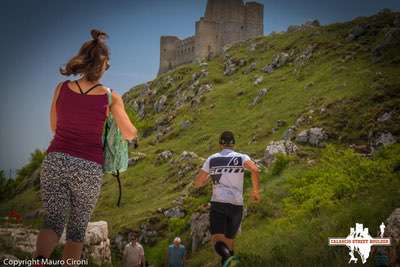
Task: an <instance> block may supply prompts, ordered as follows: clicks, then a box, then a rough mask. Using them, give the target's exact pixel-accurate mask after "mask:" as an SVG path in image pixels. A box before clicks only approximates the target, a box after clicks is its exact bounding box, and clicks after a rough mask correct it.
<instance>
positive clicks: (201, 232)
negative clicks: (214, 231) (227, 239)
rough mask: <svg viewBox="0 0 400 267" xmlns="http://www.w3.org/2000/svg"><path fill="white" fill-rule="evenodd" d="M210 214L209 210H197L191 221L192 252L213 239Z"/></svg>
mask: <svg viewBox="0 0 400 267" xmlns="http://www.w3.org/2000/svg"><path fill="white" fill-rule="evenodd" d="M209 228H210V216H209V213H208V212H195V213H193V214H192V219H191V222H190V234H191V237H192V252H195V251H197V250H198V249H199V247H200V246H201V245H204V244H205V243H207V242H208V241H210V239H211V234H210V231H209Z"/></svg>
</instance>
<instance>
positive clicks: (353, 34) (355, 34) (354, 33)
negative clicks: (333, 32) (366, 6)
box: [346, 25, 367, 41]
mask: <svg viewBox="0 0 400 267" xmlns="http://www.w3.org/2000/svg"><path fill="white" fill-rule="evenodd" d="M366 32H367V26H366V25H356V26H354V27H353V28H351V30H350V33H349V35H348V36H347V37H346V40H347V41H354V40H356V39H358V38H359V37H360V36H362V35H364V34H365V33H366Z"/></svg>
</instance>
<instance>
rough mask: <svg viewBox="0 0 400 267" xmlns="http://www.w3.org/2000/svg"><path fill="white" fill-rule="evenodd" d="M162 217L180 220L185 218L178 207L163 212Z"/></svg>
mask: <svg viewBox="0 0 400 267" xmlns="http://www.w3.org/2000/svg"><path fill="white" fill-rule="evenodd" d="M164 216H165V217H168V218H181V217H184V216H185V212H184V211H183V210H181V208H179V207H173V208H170V209H168V210H166V211H164Z"/></svg>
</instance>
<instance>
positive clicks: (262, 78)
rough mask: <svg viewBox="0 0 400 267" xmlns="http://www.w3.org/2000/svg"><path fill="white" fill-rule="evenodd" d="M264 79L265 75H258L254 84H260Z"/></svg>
mask: <svg viewBox="0 0 400 267" xmlns="http://www.w3.org/2000/svg"><path fill="white" fill-rule="evenodd" d="M263 80H264V77H263V76H259V77H257V78H256V80H255V81H254V85H258V84H260V83H262V81H263Z"/></svg>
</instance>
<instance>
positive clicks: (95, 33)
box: [90, 29, 108, 40]
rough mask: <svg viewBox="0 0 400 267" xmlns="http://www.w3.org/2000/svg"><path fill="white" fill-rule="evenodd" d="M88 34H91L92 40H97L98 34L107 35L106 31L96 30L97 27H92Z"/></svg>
mask: <svg viewBox="0 0 400 267" xmlns="http://www.w3.org/2000/svg"><path fill="white" fill-rule="evenodd" d="M90 35H91V36H92V38H93V40H99V39H100V36H105V37H108V35H107V33H105V32H103V31H100V30H97V29H92V30H91V31H90Z"/></svg>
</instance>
